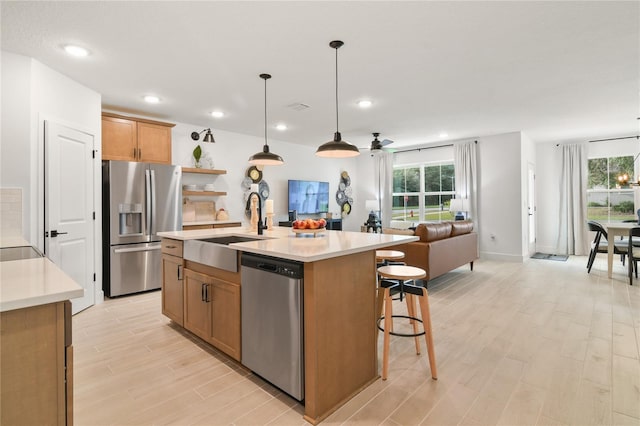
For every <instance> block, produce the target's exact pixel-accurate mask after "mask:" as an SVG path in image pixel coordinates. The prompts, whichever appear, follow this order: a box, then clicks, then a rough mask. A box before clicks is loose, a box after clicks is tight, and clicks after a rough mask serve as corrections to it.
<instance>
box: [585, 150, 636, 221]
mask: <svg viewBox="0 0 640 426" xmlns="http://www.w3.org/2000/svg"><path fill="white" fill-rule="evenodd" d="M621 173H627V174H628V175H629V176H635V173H634V170H633V156H623V157H605V158H591V159H589V177H588V183H587V219H588V220H597V221H622V220H633V219H637V216H636V213H635V211H634V210H635V207H634V201H633V189H632V188H631V187H623V188H620V187H619V186H618V185H617V183H618V181H617V176H618V175H619V174H621Z"/></svg>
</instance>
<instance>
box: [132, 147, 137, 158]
mask: <svg viewBox="0 0 640 426" xmlns="http://www.w3.org/2000/svg"><path fill="white" fill-rule="evenodd" d="M133 159H134V160H137V159H138V151H136V149H135V148H133Z"/></svg>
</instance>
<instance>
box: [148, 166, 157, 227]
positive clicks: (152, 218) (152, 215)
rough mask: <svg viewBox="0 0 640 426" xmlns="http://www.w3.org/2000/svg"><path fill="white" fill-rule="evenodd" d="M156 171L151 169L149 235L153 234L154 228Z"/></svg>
mask: <svg viewBox="0 0 640 426" xmlns="http://www.w3.org/2000/svg"><path fill="white" fill-rule="evenodd" d="M156 195H157V194H156V171H155V170H151V227H150V229H151V232H150V234H151V235H155V234H156V232H157V230H156Z"/></svg>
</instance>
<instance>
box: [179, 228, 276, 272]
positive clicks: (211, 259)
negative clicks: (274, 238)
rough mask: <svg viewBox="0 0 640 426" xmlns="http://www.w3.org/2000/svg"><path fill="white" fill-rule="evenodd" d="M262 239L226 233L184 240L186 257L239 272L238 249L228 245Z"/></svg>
mask: <svg viewBox="0 0 640 426" xmlns="http://www.w3.org/2000/svg"><path fill="white" fill-rule="evenodd" d="M262 239H264V238H253V237H242V236H237V235H225V236H220V237H212V238H202V239H199V240H186V241H185V242H184V258H185V260H191V261H193V262H198V263H202V264H203V265H208V266H213V267H214V268H219V269H224V270H225V271H231V272H238V251H237V250H235V249H232V248H229V247H227V246H228V245H229V244H233V243H246V242H249V241H258V240H262Z"/></svg>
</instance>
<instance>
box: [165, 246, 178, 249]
mask: <svg viewBox="0 0 640 426" xmlns="http://www.w3.org/2000/svg"><path fill="white" fill-rule="evenodd" d="M167 248H168V249H174V248H176V246H167Z"/></svg>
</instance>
